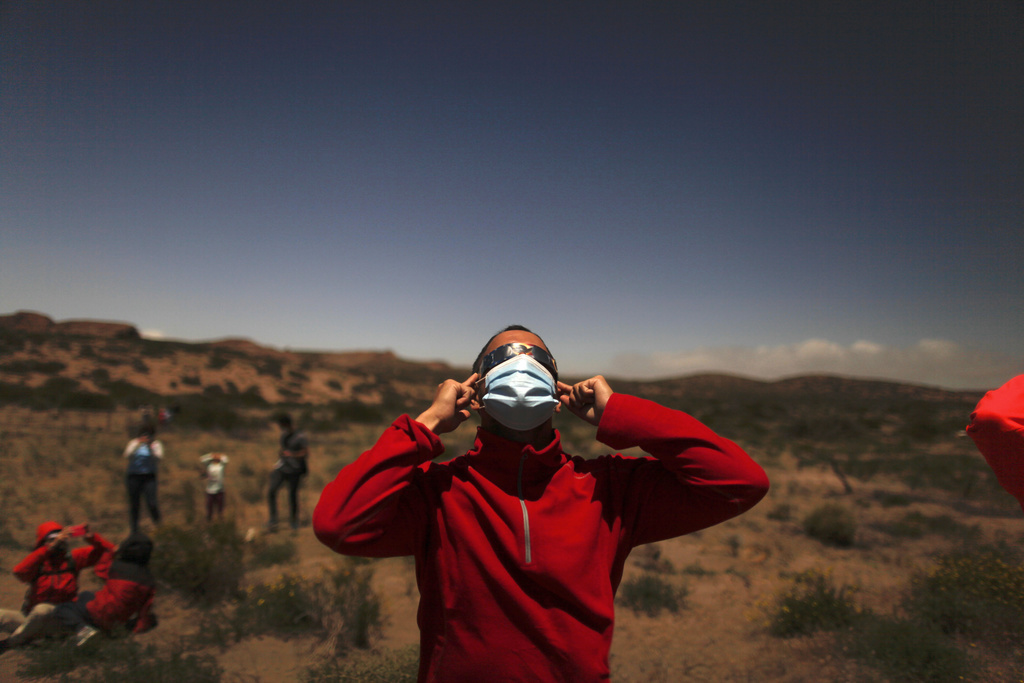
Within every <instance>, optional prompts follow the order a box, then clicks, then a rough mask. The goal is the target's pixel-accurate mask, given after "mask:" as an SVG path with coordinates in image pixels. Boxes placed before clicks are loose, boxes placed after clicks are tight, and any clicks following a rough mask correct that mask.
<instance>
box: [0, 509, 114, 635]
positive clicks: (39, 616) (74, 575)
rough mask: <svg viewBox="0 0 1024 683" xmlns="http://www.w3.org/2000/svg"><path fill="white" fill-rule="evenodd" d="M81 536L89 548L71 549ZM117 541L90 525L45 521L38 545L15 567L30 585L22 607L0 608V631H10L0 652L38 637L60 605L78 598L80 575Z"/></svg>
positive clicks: (16, 575)
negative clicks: (100, 533)
mask: <svg viewBox="0 0 1024 683" xmlns="http://www.w3.org/2000/svg"><path fill="white" fill-rule="evenodd" d="M78 535H81V536H82V537H83V538H84V540H85V542H86V543H88V544H89V547H85V548H75V549H74V550H70V551H69V550H68V548H69V544H70V541H71V539H72V538H74V537H76V536H78ZM113 550H114V544H113V543H111V542H110V541H108V540H106V539H105V538H103V537H102V536H100V535H99V534H97V533H94V532H92V531H91V530H90V529H89V525H88V524H80V525H76V526H66V527H62V526H61V525H60V524H58V523H57V522H53V521H49V522H43V523H42V524H40V525H39V527H38V528H37V529H36V545H35V548H34V549H33V550H32V552H30V553H29V554H28V556H27V557H26V558H25V559H24V560H22V561H21V562H19V563H18V564H16V565H15V566H14V569H13V572H14V576H15V577H17V578H18V580H19V581H22V582H24V583H27V584H28V589H27V590H26V592H25V601H24V603H23V604H22V606H21V610H20V611H19V610H0V631H5V632H11V631H13V633H11V635H10V637H9V638H7V639H6V640H5V641H0V642H2V643H3V645H0V651H2V650H3V649H6V648H7V647H17V646H19V645H21V644H23V643H26V642H28V641H29V640H31V639H33V638H35V637H36V636H37V635H38V634H39V633H40V632H41V631H42V630H43V629H44V622H45V619H46V618H47V617H48V615H50V614H51V613H52V612H53V610H54V609H56V607H57V605H60V604H63V603H66V602H71V601H72V600H74V599H75V598H77V597H78V574H79V573H80V572H81V571H82V570H83V569H86V568H88V567H94V566H96V565H97V564H98V563H99V562H100V560H101V559H102V558H103V555H104V553H106V552H112V551H113Z"/></svg>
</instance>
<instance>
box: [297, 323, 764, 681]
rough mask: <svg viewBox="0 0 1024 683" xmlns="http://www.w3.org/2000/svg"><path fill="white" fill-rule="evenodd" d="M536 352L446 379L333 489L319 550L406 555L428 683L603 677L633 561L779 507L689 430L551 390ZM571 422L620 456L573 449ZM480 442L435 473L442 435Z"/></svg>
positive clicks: (503, 341)
mask: <svg viewBox="0 0 1024 683" xmlns="http://www.w3.org/2000/svg"><path fill="white" fill-rule="evenodd" d="M557 377H558V368H557V365H556V363H555V360H554V358H552V357H551V354H550V352H549V351H548V348H547V346H546V345H545V344H544V342H543V340H541V338H540V337H538V336H537V335H535V334H533V333H532V332H530V331H529V330H527V329H526V328H524V327H521V326H512V327H509V328H506V329H505V330H503V331H502V332H500V333H498V334H497V335H495V336H494V337H492V338H491V339H490V340H489V341H488V343H487V344H486V345H485V346H484V349H483V350H482V351H481V353H480V356H478V358H477V360H476V362H475V363H474V367H473V374H472V375H470V377H469V378H468V379H466V380H465V381H463V382H459V381H456V380H451V379H450V380H446V381H445V382H444V383H442V384H441V385H440V386H439V387H438V389H437V393H436V395H435V398H434V402H433V404H432V405H431V406H430V407H429V408H427V410H425V411H424V412H423V413H421V414H420V415H419V417H417V418H416V419H415V420H413V419H412V418H411V417H409V416H408V415H403V416H402V417H400V418H398V419H397V420H395V422H394V423H393V424H392V425H391V427H390V428H389V429H388V430H387V431H386V432H385V433H384V434H383V435H382V436H381V437H380V439H379V440H378V441H377V443H376V444H375V445H374V446H373V447H372V448H371V449H370V450H369V451H367V452H366V453H364V454H363V455H361V456H360V457H359V458H358V459H357V460H356V461H355V462H354V463H352V464H351V465H349V466H347V467H345V468H343V469H342V470H341V472H340V473H339V474H338V476H337V478H336V479H335V480H334V481H333V482H331V483H330V484H328V485H327V487H326V488H325V489H324V491H323V493H322V495H321V497H320V501H319V503H318V505H317V507H316V510H315V511H314V514H313V528H314V531H315V533H316V535H317V537H318V538H319V539H320V540H321V542H323V543H324V544H326V545H327V546H329V547H331V548H332V549H334V550H335V551H337V552H339V553H343V554H348V555H359V556H367V557H391V556H398V555H413V556H415V558H416V576H417V582H418V584H419V589H420V606H419V615H418V619H417V621H418V624H419V627H420V670H419V680H420V681H445V682H446V683H457V682H459V681H480V680H494V681H497V680H510V681H513V680H514V681H523V680H530V681H598V680H607V679H608V677H609V669H608V652H609V649H610V647H611V640H612V628H613V623H614V616H615V614H614V597H615V591H616V589H617V588H618V585H619V582H620V580H621V578H622V572H623V566H624V564H625V561H626V557H627V555H628V554H629V551H630V550H631V549H632V548H633V547H635V546H637V545H641V544H644V543H652V542H655V541H661V540H664V539H667V538H672V537H675V536H679V535H682V534H686V533H690V532H692V531H696V530H698V529H702V528H705V527H708V526H711V525H713V524H717V523H719V522H722V521H724V520H726V519H729V518H731V517H734V516H736V515H738V514H740V513H742V512H744V511H745V510H747V509H749V508H750V507H752V506H753V505H754V504H755V503H757V502H758V501H759V500H760V499H761V498H762V497H763V496H764V495H765V494H766V493H767V490H768V479H767V477H766V476H765V474H764V471H763V470H762V469H761V468H760V467H759V466H758V465H757V464H756V463H754V462H753V460H751V459H750V457H749V456H748V455H747V454H746V453H744V452H743V450H742V449H740V448H739V447H738V446H737V445H736V444H734V443H732V442H731V441H728V440H727V439H724V438H722V437H720V436H718V435H716V434H715V433H714V432H712V431H711V430H710V429H708V428H707V427H706V426H704V425H703V424H701V423H700V422H698V421H697V420H696V419H694V418H693V417H691V416H689V415H687V414H685V413H682V412H679V411H676V410H670V409H668V408H665V407H663V406H660V405H658V404H656V403H653V402H651V401H646V400H644V399H640V398H636V397H633V396H626V395H623V394H616V393H613V392H612V389H611V387H610V386H609V385H608V382H607V381H605V379H604V378H603V377H601V376H596V377H592V378H590V379H588V380H585V381H583V382H579V383H577V384H575V385H572V386H570V385H568V384H564V383H562V382H558V380H557ZM561 408H565V409H566V410H568V411H569V412H571V413H572V414H573V415H575V416H577V417H579V418H580V419H582V420H584V421H586V422H588V423H590V424H592V425H595V426H597V439H598V440H599V441H601V442H602V443H604V444H606V445H608V446H610V447H612V448H615V449H622V448H629V447H633V446H638V447H640V448H642V449H643V450H644V451H645V452H647V453H649V454H650V455H649V456H646V457H628V456H623V455H621V454H614V455H606V456H602V457H600V458H596V459H591V460H585V459H583V458H580V457H573V456H571V455H569V454H567V453H565V452H564V451H563V450H562V446H561V440H560V436H559V434H558V432H557V431H555V430H554V429H553V427H552V415H553V413H554V412H557V411H558V410H559V409H561ZM473 410H475V411H477V412H478V413H479V415H480V422H481V426H480V428H479V429H478V430H477V437H476V442H475V444H474V446H473V448H472V449H471V450H470V451H469V453H467V454H465V455H463V456H461V457H457V458H455V459H453V460H451V461H449V462H445V463H433V462H431V461H432V460H433V459H434V458H436V457H438V456H439V455H441V453H442V452H443V451H444V446H443V445H442V443H441V440H440V439H439V438H438V437H439V435H441V434H445V433H447V432H451V431H452V430H454V429H455V428H456V427H458V425H459V424H461V423H462V422H464V421H465V420H467V419H468V418H469V416H470V414H471V411H473Z"/></svg>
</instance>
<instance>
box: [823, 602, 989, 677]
mask: <svg viewBox="0 0 1024 683" xmlns="http://www.w3.org/2000/svg"><path fill="white" fill-rule="evenodd" d="M841 642H842V644H843V649H844V651H845V653H846V654H847V655H849V656H850V657H853V658H855V659H859V660H861V661H863V662H864V663H865V664H867V665H869V666H871V667H872V668H874V669H877V670H878V671H879V672H881V673H882V674H884V675H885V677H886V679H887V680H890V681H922V682H924V681H928V682H931V681H934V682H935V683H939V682H941V681H964V680H970V679H971V677H972V676H971V674H972V672H973V671H974V670H975V667H974V666H973V664H972V662H971V660H970V659H969V658H968V657H967V655H966V654H964V652H963V651H961V650H960V649H959V648H957V647H956V645H955V644H954V643H953V642H952V641H950V640H949V639H948V638H946V637H944V636H943V635H942V634H941V633H940V632H938V631H936V630H935V629H930V628H926V627H923V626H922V625H921V624H920V623H917V622H914V621H907V620H892V619H883V618H879V617H874V616H868V617H865V618H864V619H861V620H859V621H858V624H857V626H856V628H853V629H850V630H849V631H847V632H846V633H845V634H843V636H842V637H841Z"/></svg>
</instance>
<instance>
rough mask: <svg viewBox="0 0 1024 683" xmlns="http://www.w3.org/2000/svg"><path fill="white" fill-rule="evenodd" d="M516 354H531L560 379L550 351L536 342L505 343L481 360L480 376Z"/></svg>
mask: <svg viewBox="0 0 1024 683" xmlns="http://www.w3.org/2000/svg"><path fill="white" fill-rule="evenodd" d="M516 356H529V357H530V358H533V359H534V360H535V361H537V362H538V363H540V364H541V365H543V366H544V367H545V368H547V370H548V372H550V373H551V376H552V377H554V378H555V379H556V380H557V379H558V364H557V363H556V362H555V359H554V358H553V357H552V356H551V354H550V353H548V352H547V351H545V350H544V349H543V347H540V346H536V345H534V344H523V343H520V342H514V343H512V344H503V345H502V346H499V347H498V348H496V349H494V350H493V351H491V352H490V353H489V354H487V355H486V356H484V357H483V360H481V361H480V377H481V378H483V377H484V376H485V375H486V374H487V373H488V372H490V371H491V370H493V369H494V368H495V367H497V366H499V365H501V364H502V363H504V362H505V361H507V360H509V359H510V358H515V357H516Z"/></svg>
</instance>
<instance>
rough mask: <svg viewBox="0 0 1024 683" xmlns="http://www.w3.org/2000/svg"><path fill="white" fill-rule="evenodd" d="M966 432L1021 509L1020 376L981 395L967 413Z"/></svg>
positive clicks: (1023, 393) (1023, 431) (1023, 415)
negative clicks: (969, 415)
mask: <svg viewBox="0 0 1024 683" xmlns="http://www.w3.org/2000/svg"><path fill="white" fill-rule="evenodd" d="M967 433H968V434H970V435H971V438H972V439H974V443H975V444H976V445H977V446H978V450H979V451H981V454H982V455H984V456H985V460H986V461H988V464H989V467H991V468H992V471H993V472H995V473H996V479H997V480H998V481H999V483H1000V484H1001V485H1002V486H1003V488H1004V489H1006V490H1007V491H1009V493H1010V495H1012V496H1013V497H1014V498H1016V499H1017V500H1018V501H1019V502H1020V506H1021V509H1024V375H1020V376H1018V377H1014V378H1013V379H1011V380H1010V381H1009V382H1007V383H1006V384H1004V385H1003V386H1001V387H999V388H998V389H995V390H993V391H990V392H988V393H987V394H985V396H984V397H983V398H982V399H981V401H979V402H978V407H977V408H975V409H974V412H973V413H971V424H970V425H968V427H967Z"/></svg>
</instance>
